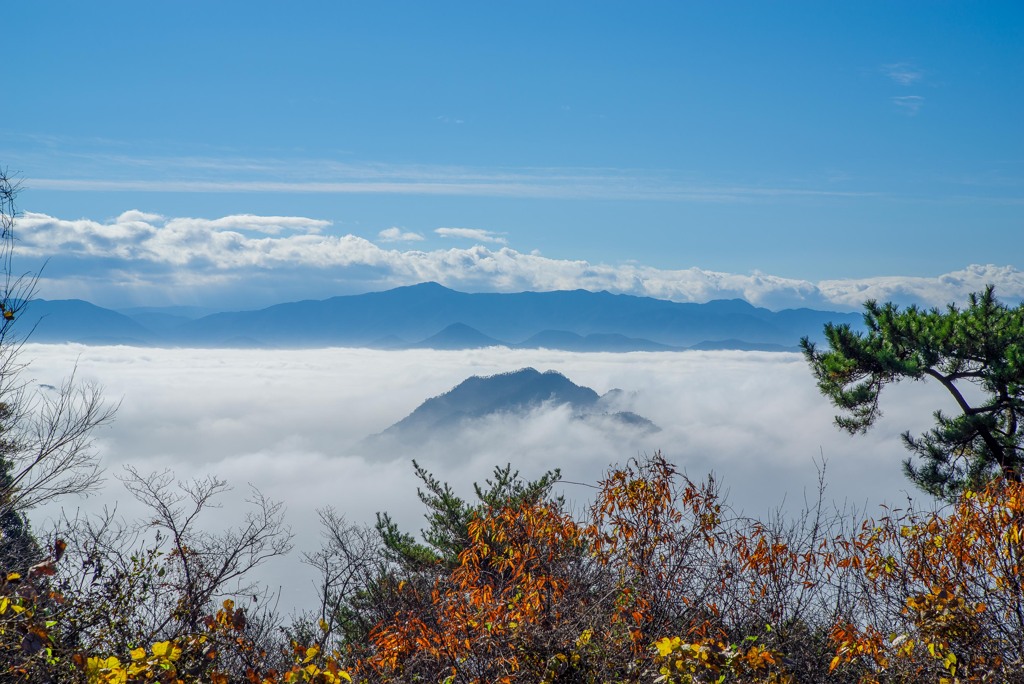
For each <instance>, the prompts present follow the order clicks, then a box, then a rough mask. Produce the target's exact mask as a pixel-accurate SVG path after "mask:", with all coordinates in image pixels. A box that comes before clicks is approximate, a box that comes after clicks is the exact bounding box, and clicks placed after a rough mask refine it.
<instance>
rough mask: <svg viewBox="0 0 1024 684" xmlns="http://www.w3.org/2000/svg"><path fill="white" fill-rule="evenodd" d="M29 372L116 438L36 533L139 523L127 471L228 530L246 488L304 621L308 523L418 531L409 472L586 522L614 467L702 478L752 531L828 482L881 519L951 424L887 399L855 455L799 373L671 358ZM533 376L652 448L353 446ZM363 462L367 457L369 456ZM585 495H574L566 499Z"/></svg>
mask: <svg viewBox="0 0 1024 684" xmlns="http://www.w3.org/2000/svg"><path fill="white" fill-rule="evenodd" d="M23 353H24V358H25V359H31V360H32V365H31V366H30V367H29V369H28V370H27V371H26V377H27V378H31V379H32V382H33V384H34V385H36V386H37V387H40V388H41V389H40V391H44V392H45V391H48V390H46V389H45V388H44V387H43V386H45V385H56V386H59V384H60V381H61V380H62V379H63V378H65V377H67V376H69V375H70V374H72V373H73V372H74V373H75V375H76V378H77V379H78V380H80V381H85V382H94V383H97V384H100V385H102V386H103V387H104V389H105V395H106V396H107V397H108V399H109V400H110V401H112V402H120V409H119V411H118V414H117V417H116V420H115V421H114V423H113V424H112V425H110V426H107V427H104V428H102V429H100V430H99V431H98V432H97V434H96V442H95V447H96V449H97V453H98V454H99V456H100V458H101V460H102V464H103V466H104V467H105V468H106V471H107V473H108V477H107V481H106V484H105V486H104V489H103V490H102V492H101V493H100V494H99V495H97V496H93V497H90V498H87V499H81V500H77V499H67V500H64V501H62V502H60V505H59V506H57V507H54V506H51V507H49V508H45V509H40V510H37V511H34V512H33V515H32V521H33V525H34V526H35V528H36V530H37V531H42V530H45V529H46V528H47V526H48V525H49V524H51V523H52V521H53V520H54V519H56V517H57V514H58V513H59V512H60V510H59V509H60V508H61V507H62V508H63V509H64V511H65V513H67V514H73V512H74V511H75V510H80V511H81V512H85V513H89V512H94V511H98V510H101V509H102V508H103V507H104V506H108V507H109V506H113V505H115V504H116V505H117V507H118V511H119V513H121V514H123V515H125V516H126V517H128V518H132V517H134V516H138V515H140V514H142V510H141V509H140V508H139V507H138V505H137V504H135V503H134V502H132V501H131V500H130V499H129V497H128V495H127V493H126V492H125V490H124V488H123V486H122V485H121V483H120V482H119V481H118V480H117V479H116V476H117V475H118V474H119V473H121V472H123V470H122V466H123V465H125V464H131V465H133V466H134V467H136V468H137V469H138V470H140V471H141V472H143V473H147V472H151V471H155V470H163V469H167V468H169V469H171V470H173V471H174V473H175V474H176V476H177V477H178V478H179V479H185V480H188V479H192V478H196V477H202V476H205V475H207V474H213V475H216V476H218V477H220V478H223V479H225V480H227V481H228V482H229V483H230V484H231V485H232V486H233V487H234V489H233V491H232V492H231V493H230V494H229V495H227V496H225V497H224V498H223V499H222V503H223V505H224V508H223V509H222V510H221V511H218V512H216V514H215V515H213V516H211V517H210V518H208V519H207V524H213V525H217V524H223V523H224V521H226V520H230V519H233V518H234V517H236V516H237V517H240V516H241V515H242V508H241V507H242V506H243V502H244V499H245V498H246V496H247V495H248V493H249V487H250V485H251V486H252V487H256V488H258V489H259V490H260V491H262V492H263V493H264V494H265V495H267V496H268V497H270V498H272V499H275V500H279V501H282V502H284V504H285V506H286V508H287V521H288V523H289V524H290V526H291V527H292V529H293V531H294V532H295V550H294V551H293V552H292V554H291V555H290V556H289V557H287V558H284V559H275V560H273V561H272V562H270V563H269V564H268V565H267V566H266V567H265V568H264V569H262V570H261V578H263V579H264V580H265V581H267V582H268V583H269V584H270V585H271V586H272V587H273V588H275V589H276V588H277V587H280V591H281V605H282V606H284V607H289V608H290V607H294V606H301V605H311V604H310V600H311V598H312V596H313V591H312V584H311V582H312V579H313V578H312V575H311V574H310V572H309V571H308V569H306V568H305V567H304V566H302V565H301V563H300V562H299V553H300V552H301V551H314V550H316V549H317V548H319V544H320V539H319V537H320V530H319V528H318V524H317V510H318V509H319V508H322V507H325V506H332V507H334V508H335V509H336V510H338V511H339V512H341V513H343V514H344V515H345V516H346V518H347V519H348V520H349V522H354V523H372V522H373V521H374V519H375V514H376V513H377V512H378V511H388V512H389V513H391V515H392V517H393V518H394V519H395V520H396V521H398V522H399V523H400V524H401V525H402V526H403V527H404V528H405V529H407V530H409V531H413V532H415V531H417V530H419V529H420V528H421V527H422V526H423V519H422V514H423V509H422V507H421V505H420V503H419V501H418V499H417V498H416V485H417V481H416V479H415V477H414V473H413V469H412V466H411V461H412V459H416V461H417V462H418V463H419V464H420V465H422V466H424V467H426V468H427V469H428V470H429V471H431V472H432V473H434V474H435V475H436V476H437V477H438V478H439V479H441V480H442V481H447V482H449V483H451V484H452V485H453V486H454V487H455V488H456V491H458V492H462V493H464V495H465V496H467V497H468V496H469V495H470V494H471V492H472V489H471V485H472V483H473V482H479V481H482V480H483V479H484V478H486V477H487V476H488V475H489V474H490V473H491V472H492V470H493V468H494V467H495V466H498V465H504V464H506V463H511V464H512V466H513V467H514V468H517V469H519V471H520V472H521V473H522V474H523V475H524V476H526V477H531V478H532V477H537V476H539V475H540V474H542V473H543V472H544V471H546V470H548V469H551V468H560V469H561V471H562V476H563V478H564V479H565V480H566V483H565V484H562V485H560V493H562V494H564V495H565V496H566V498H567V499H568V500H569V502H570V504H571V505H572V506H574V507H575V508H576V509H577V510H579V509H582V508H583V507H584V506H585V505H586V504H587V501H588V497H589V496H590V495H591V493H592V491H593V490H592V489H591V488H589V487H587V486H584V485H588V484H589V485H592V484H595V483H596V482H597V481H598V480H599V479H600V478H601V477H602V475H603V473H605V472H606V470H607V469H608V468H609V466H611V465H612V464H616V463H624V462H625V461H627V460H628V459H630V458H635V457H640V456H643V455H648V454H653V453H654V452H656V451H661V452H662V454H663V455H664V456H665V457H666V458H668V459H669V460H670V461H672V462H673V463H675V464H677V465H678V466H679V468H680V469H681V470H682V471H684V472H685V473H686V474H687V475H688V476H689V477H691V478H693V479H704V478H706V477H708V476H709V475H711V474H713V475H714V477H715V478H716V479H717V480H718V481H719V482H721V483H722V485H723V489H724V490H725V491H727V492H728V502H729V503H730V504H731V506H732V507H733V508H734V509H736V510H738V511H742V512H744V513H745V514H747V515H751V516H764V515H766V514H768V513H769V512H770V511H772V510H774V509H775V508H777V507H780V506H781V507H783V508H785V509H787V510H790V511H795V510H797V509H799V507H800V506H801V505H803V503H804V501H805V498H813V497H815V496H816V492H817V482H818V473H819V470H820V469H821V467H822V465H823V464H824V467H825V482H826V486H827V489H826V496H827V499H828V500H829V501H830V502H833V501H834V502H835V504H836V505H837V506H840V507H842V506H849V505H853V506H856V507H858V508H865V507H866V508H867V509H868V510H869V512H875V511H876V507H877V505H878V504H880V503H882V502H886V501H888V502H891V503H899V502H902V501H904V500H905V499H906V497H907V496H908V494H910V495H912V496H914V498H915V499H918V500H922V499H924V498H925V497H924V495H922V494H920V493H917V492H914V491H912V490H911V488H910V485H909V483H908V482H907V481H906V480H905V479H904V477H903V475H902V472H901V469H900V463H901V461H902V459H903V458H904V457H905V452H904V450H903V447H902V445H901V443H900V441H899V434H900V432H902V431H904V430H908V429H909V430H911V431H912V432H920V431H923V430H924V429H926V428H927V427H928V426H929V422H930V420H931V413H932V411H934V410H935V409H937V408H941V409H946V410H954V409H955V407H954V406H953V405H952V401H951V400H949V399H947V397H946V396H945V395H944V392H943V391H942V390H941V388H939V387H938V386H937V385H934V384H929V383H909V384H905V385H901V386H897V387H894V388H891V389H890V390H887V392H886V393H885V394H884V395H883V397H882V408H883V410H884V411H885V415H884V416H883V418H882V419H881V420H880V421H879V423H878V424H877V425H876V427H875V428H873V429H872V430H871V431H870V432H869V433H868V434H866V435H858V436H850V435H848V434H846V433H844V432H842V431H840V430H839V429H837V428H836V427H835V426H834V425H833V422H832V419H833V414H834V410H833V408H832V406H831V405H830V404H828V402H827V401H826V400H825V399H824V398H822V397H821V396H820V395H819V393H818V391H817V389H816V387H815V384H814V380H813V378H812V376H811V373H810V371H809V369H808V368H807V365H806V363H805V362H804V360H803V358H802V357H801V356H800V355H798V354H785V353H757V352H732V351H725V352H677V353H648V352H636V353H627V354H615V353H587V354H581V353H572V352H562V351H545V350H509V349H506V348H490V349H482V350H470V351H435V350H415V351H376V350H366V349H318V350H242V349H151V348H145V349H143V348H133V347H93V346H82V345H26V346H25V348H24V352H23ZM527 366H532V367H534V368H536V369H538V370H540V371H546V370H556V371H558V372H560V373H562V374H564V375H566V376H567V377H568V378H569V379H570V380H572V381H573V382H575V383H577V384H579V385H586V386H589V387H591V388H593V389H594V390H596V391H597V392H598V393H602V394H603V393H604V392H607V391H608V390H610V389H613V388H618V389H622V390H624V392H625V393H626V397H627V399H628V401H629V402H630V406H629V407H628V408H629V409H630V410H633V411H635V412H636V413H639V414H640V415H642V416H644V417H646V418H648V419H650V420H651V421H653V422H654V423H655V424H657V425H658V426H659V427H660V428H661V430H660V431H659V432H656V433H653V434H651V433H644V432H643V431H638V430H635V429H630V428H628V427H627V426H622V425H616V424H615V423H614V422H612V421H580V420H574V419H573V417H572V415H571V412H570V411H569V410H568V409H565V408H558V407H542V408H539V409H537V410H534V411H532V412H531V413H530V414H528V415H525V416H512V415H507V416H492V417H489V418H487V419H484V420H479V421H475V422H473V423H472V424H470V425H468V426H466V427H465V428H463V429H460V430H458V431H457V432H455V433H452V434H450V435H445V436H443V437H439V438H436V439H432V440H427V441H425V442H417V443H416V444H401V443H399V444H394V445H390V444H389V446H388V448H387V449H374V448H368V447H367V444H368V443H367V442H365V441H364V440H365V438H366V437H368V436H370V435H373V434H376V433H378V432H380V431H382V430H384V429H385V428H387V427H389V426H390V425H392V424H394V423H395V422H397V421H399V420H401V419H402V418H404V417H405V416H407V415H408V414H409V413H410V412H412V411H413V410H414V409H415V408H416V407H417V406H418V405H419V404H420V403H422V402H423V401H424V400H425V399H427V398H429V397H433V396H436V395H438V394H441V393H443V392H446V391H448V390H449V389H451V388H452V387H453V386H455V385H456V384H458V383H459V382H461V381H462V380H465V379H466V378H467V377H469V376H472V375H491V374H494V373H501V372H506V371H511V370H516V369H519V368H523V367H527ZM370 444H372V442H371V443H370ZM572 483H581V484H572Z"/></svg>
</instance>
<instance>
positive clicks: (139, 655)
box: [131, 646, 146, 660]
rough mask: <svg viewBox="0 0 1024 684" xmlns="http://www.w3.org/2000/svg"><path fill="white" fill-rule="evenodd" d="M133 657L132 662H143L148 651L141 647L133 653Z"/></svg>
mask: <svg viewBox="0 0 1024 684" xmlns="http://www.w3.org/2000/svg"><path fill="white" fill-rule="evenodd" d="M131 656H132V660H142V659H143V658H145V657H146V649H144V648H142V647H141V646H140V647H139V648H136V649H134V650H132V651H131Z"/></svg>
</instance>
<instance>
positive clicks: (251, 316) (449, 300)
mask: <svg viewBox="0 0 1024 684" xmlns="http://www.w3.org/2000/svg"><path fill="white" fill-rule="evenodd" d="M198 312H199V310H196V309H188V308H184V307H168V308H167V309H160V308H158V307H156V308H154V307H147V308H143V309H126V310H124V311H123V312H117V311H112V310H110V309H103V308H101V307H97V306H95V305H93V304H90V303H88V302H84V301H81V300H61V301H46V300H35V301H33V302H30V304H29V306H28V309H27V310H26V312H25V313H24V314H23V316H22V319H23V321H24V322H23V323H22V324H21V325H20V326H19V329H21V330H27V329H29V328H32V327H34V328H35V332H34V334H33V337H32V339H33V340H34V341H38V342H83V343H88V344H135V345H144V346H145V345H150V346H205V347H217V346H247V347H271V348H273V347H279V348H281V347H283V348H288V347H321V346H341V347H346V346H348V347H375V348H387V349H397V348H434V349H469V348H477V347H484V346H492V345H504V346H509V347H518V348H549V349H566V350H570V351H618V352H624V351H676V350H682V349H687V348H691V347H694V346H695V345H697V346H698V348H706V349H722V348H727V349H761V350H793V349H795V348H796V345H797V343H798V341H799V339H800V338H801V337H803V336H809V337H811V339H820V336H821V330H822V328H823V326H824V324H825V323H826V322H833V323H849V324H851V325H853V326H855V327H857V326H859V325H860V324H861V323H860V321H861V317H860V315H858V314H846V313H837V312H830V311H816V310H812V309H787V310H783V311H778V312H774V311H770V310H768V309H763V308H759V307H755V306H753V305H751V304H749V303H747V302H745V301H743V300H735V299H734V300H719V301H712V302H707V303H704V304H690V303H678V302H670V301H666V300H660V299H653V298H650V297H637V296H633V295H615V294H611V293H608V292H603V291H602V292H589V291H587V290H561V291H553V292H519V293H474V294H470V293H465V292H457V291H455V290H451V289H448V288H446V287H443V286H441V285H438V284H437V283H422V284H420V285H411V286H407V287H398V288H394V289H392V290H386V291H383V292H371V293H367V294H359V295H346V296H340V297H332V298H330V299H324V300H317V301H314V300H305V301H299V302H288V303H283V304H276V305H274V306H270V307H266V308H264V309H259V310H254V311H234V312H221V313H213V314H208V315H203V316H198V315H197V313H198Z"/></svg>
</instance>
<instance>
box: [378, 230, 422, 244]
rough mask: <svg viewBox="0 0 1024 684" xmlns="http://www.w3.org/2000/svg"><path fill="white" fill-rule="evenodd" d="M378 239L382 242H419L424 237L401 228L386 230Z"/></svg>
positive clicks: (380, 233) (381, 232) (379, 234)
mask: <svg viewBox="0 0 1024 684" xmlns="http://www.w3.org/2000/svg"><path fill="white" fill-rule="evenodd" d="M377 239H378V240H379V241H380V242H418V241H420V240H422V239H423V236H422V235H420V234H419V233H413V232H411V231H404V230H402V229H401V228H385V229H384V230H382V231H380V232H379V233H377Z"/></svg>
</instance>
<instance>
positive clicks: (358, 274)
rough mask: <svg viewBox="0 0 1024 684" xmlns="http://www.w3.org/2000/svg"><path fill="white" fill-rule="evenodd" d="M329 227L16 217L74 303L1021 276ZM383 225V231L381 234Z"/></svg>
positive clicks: (910, 291)
mask: <svg viewBox="0 0 1024 684" xmlns="http://www.w3.org/2000/svg"><path fill="white" fill-rule="evenodd" d="M328 227H329V226H328V224H327V223H326V222H324V221H319V220H316V219H307V218H302V217H249V216H229V217H225V218H221V219H216V220H209V219H199V218H167V217H161V216H156V215H153V214H145V213H142V212H138V211H130V212H125V213H124V214H122V215H120V216H118V217H117V218H115V219H112V220H110V221H107V222H99V221H91V220H86V219H81V220H75V221H68V220H63V219H57V218H53V217H51V216H46V215H44V214H33V213H26V214H25V215H24V216H23V217H21V218H20V219H18V225H17V230H18V234H19V236H20V241H19V242H18V244H17V250H18V252H19V254H20V255H21V256H25V257H29V256H34V257H38V258H40V259H42V258H51V259H52V260H53V261H52V262H51V265H50V266H49V267H48V268H47V270H46V271H45V272H44V277H43V279H42V280H41V281H40V287H41V291H40V296H42V297H44V298H47V299H61V298H72V297H78V298H84V299H88V300H90V301H93V302H95V303H98V304H100V305H103V306H129V305H136V304H139V305H141V304H170V303H176V304H204V305H208V306H220V307H224V306H230V307H236V308H253V307H262V306H267V305H269V304H274V303H278V302H281V301H288V300H294V299H308V298H323V297H326V296H331V295H335V294H343V293H346V292H366V291H371V290H382V289H387V288H390V287H396V286H399V285H410V284H414V283H420V282H424V281H436V282H439V283H441V284H443V285H447V286H449V287H452V288H455V289H461V290H467V291H491V292H495V291H496V292H512V291H523V290H535V291H544V290H571V289H587V290H594V291H598V290H608V291H610V292H616V293H623V294H632V295H641V296H650V297H656V298H659V299H668V300H672V301H677V302H705V301H709V300H712V299H731V298H742V299H745V300H747V301H749V302H751V303H752V304H755V305H759V306H764V307H767V308H770V309H781V308H792V307H814V308H842V309H857V308H859V306H860V304H861V303H862V302H863V301H864V300H865V299H868V298H875V299H879V300H893V301H897V302H899V303H902V304H907V303H918V304H925V305H930V306H931V305H934V306H940V305H943V304H945V303H947V302H950V301H963V300H965V299H966V297H967V294H968V293H970V292H976V291H978V290H980V289H982V288H983V287H984V286H985V285H986V284H989V283H992V284H994V285H995V286H996V289H997V293H998V294H999V296H1000V297H1002V298H1004V299H1006V300H1008V301H1014V300H1021V299H1024V272H1022V271H1020V270H1018V269H1017V268H1015V267H1013V266H999V265H991V264H989V265H971V266H967V267H966V268H964V269H963V270H960V271H954V272H950V273H945V274H938V275H936V276H933V277H906V276H900V275H893V276H888V277H871V278H849V279H843V280H823V281H820V282H814V281H809V280H803V279H798V278H786V277H782V276H776V275H772V274H768V273H761V272H753V273H746V274H739V273H727V272H721V271H711V270H706V269H701V268H696V267H694V268H686V269H664V268H654V267H651V266H646V265H643V264H638V263H635V262H627V263H622V264H601V263H592V262H589V261H586V260H582V259H578V260H571V259H555V258H550V257H545V256H543V255H541V254H539V253H536V252H531V253H523V252H519V251H517V250H515V249H512V248H510V247H507V246H498V247H489V246H485V245H481V244H476V245H473V246H470V247H465V248H452V249H437V250H430V251H426V250H414V249H413V250H402V249H396V248H385V247H382V246H380V245H377V244H374V243H373V242H371V241H369V240H367V239H365V238H362V237H359V236H355V235H332V234H330V232H329V231H328V230H327V229H328ZM390 230H392V229H389V230H387V231H382V233H383V234H385V235H386V236H389V237H390V236H391V235H393V233H391V232H389V231H390ZM394 230H396V231H398V233H399V235H401V234H402V231H399V230H398V229H394ZM272 231H278V232H280V233H281V234H273V232H272ZM441 231H445V232H444V233H441V234H442V235H445V234H447V235H448V236H450V237H463V238H469V239H476V240H478V241H479V240H481V239H483V238H488V239H492V240H495V239H501V238H500V236H495V235H494V234H493V233H490V232H488V231H480V230H477V229H465V228H461V229H460V228H440V229H438V232H441ZM407 239H408V238H407Z"/></svg>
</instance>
